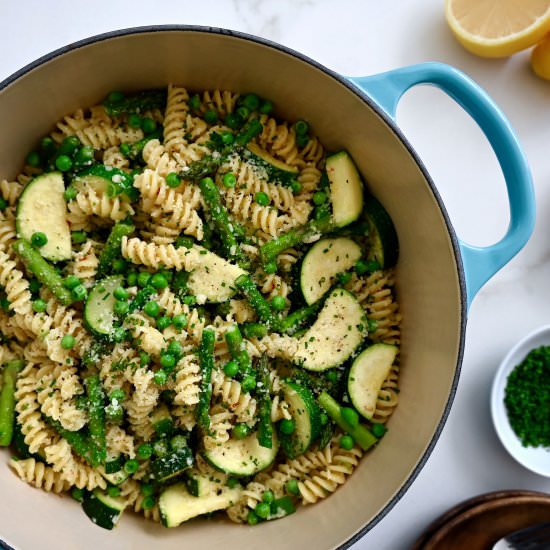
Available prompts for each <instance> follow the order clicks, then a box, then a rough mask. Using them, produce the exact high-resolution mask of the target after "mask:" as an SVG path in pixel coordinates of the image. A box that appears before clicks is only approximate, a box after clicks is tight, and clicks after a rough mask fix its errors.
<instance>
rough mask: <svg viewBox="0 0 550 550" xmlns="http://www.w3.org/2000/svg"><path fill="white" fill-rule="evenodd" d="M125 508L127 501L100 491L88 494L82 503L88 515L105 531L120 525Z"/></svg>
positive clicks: (96, 490)
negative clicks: (119, 521)
mask: <svg viewBox="0 0 550 550" xmlns="http://www.w3.org/2000/svg"><path fill="white" fill-rule="evenodd" d="M125 507H126V500H124V499H123V498H120V497H111V496H109V495H108V494H107V493H105V492H103V491H100V490H99V489H95V490H94V491H93V492H92V493H86V494H85V496H84V500H83V501H82V508H83V510H84V512H85V513H86V515H87V516H88V517H89V518H90V519H91V520H92V521H93V522H94V523H95V524H96V525H99V527H103V528H104V529H112V528H113V527H114V526H115V525H116V524H117V523H118V520H119V519H120V516H121V515H122V512H123V511H124V508H125Z"/></svg>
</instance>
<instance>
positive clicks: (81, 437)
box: [45, 417, 93, 465]
mask: <svg viewBox="0 0 550 550" xmlns="http://www.w3.org/2000/svg"><path fill="white" fill-rule="evenodd" d="M45 419H46V421H47V422H48V423H49V424H50V425H51V426H52V428H54V429H55V430H56V431H57V433H58V434H59V435H60V436H61V437H62V438H63V439H65V440H66V441H67V443H68V444H69V445H70V446H71V447H72V449H73V451H74V452H75V453H76V454H77V455H78V456H80V457H82V458H83V459H85V460H86V461H87V462H89V463H90V464H91V465H93V464H92V461H91V459H90V443H89V440H88V438H87V437H86V435H85V434H84V433H82V432H71V431H69V430H66V429H65V428H64V427H63V426H62V425H61V423H60V422H58V421H57V420H54V419H53V418H49V417H45Z"/></svg>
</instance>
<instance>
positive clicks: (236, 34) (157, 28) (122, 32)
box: [0, 24, 467, 550]
mask: <svg viewBox="0 0 550 550" xmlns="http://www.w3.org/2000/svg"><path fill="white" fill-rule="evenodd" d="M154 32H200V33H206V34H215V35H222V36H228V37H231V38H239V39H241V40H247V41H249V42H254V43H256V44H261V45H262V46H267V47H269V48H272V49H275V50H278V51H280V52H283V53H285V54H287V55H290V56H292V57H295V58H297V59H299V60H300V61H304V62H306V63H308V64H310V65H312V66H313V67H315V68H316V69H318V70H320V71H322V72H323V73H325V74H326V75H327V76H329V77H331V78H333V79H335V80H337V81H338V82H339V83H340V84H342V85H344V86H345V87H346V88H347V89H348V90H349V91H351V92H352V93H354V94H355V95H356V96H357V97H359V98H360V99H361V100H362V101H363V102H364V103H366V104H367V105H368V106H369V107H370V108H371V109H373V110H374V111H375V112H376V114H377V115H378V116H379V117H380V118H381V119H383V121H384V122H385V123H386V124H387V126H389V128H390V129H391V130H392V132H393V133H394V134H395V135H396V136H397V137H398V138H399V140H400V141H401V142H402V143H403V145H404V146H405V147H406V149H407V151H408V152H409V154H410V155H411V156H412V158H413V160H414V161H415V163H416V164H417V166H418V168H419V169H420V171H421V172H422V175H423V176H424V178H425V180H426V182H427V183H428V186H429V188H430V191H431V192H432V195H433V197H434V199H435V201H436V203H437V205H438V207H439V210H440V211H441V214H442V216H443V220H444V222H445V226H446V228H447V232H448V234H449V237H450V240H451V245H452V248H453V252H454V257H455V262H456V268H457V274H458V283H459V288H460V337H459V347H458V356H457V362H456V370H455V374H454V376H453V381H452V384H451V388H450V391H449V397H448V399H447V403H446V404H445V408H444V410H443V414H442V416H441V419H440V420H439V422H438V424H437V427H436V430H435V432H434V434H433V436H432V438H431V439H430V442H429V444H428V446H427V447H426V450H425V451H424V453H423V455H422V456H421V458H420V460H419V461H418V462H417V464H416V465H415V467H414V468H413V470H412V472H411V473H410V474H409V476H408V477H407V479H406V481H405V482H404V483H403V485H402V486H401V487H400V488H399V490H398V491H397V492H396V493H395V495H394V496H393V497H392V498H391V499H390V500H389V501H388V503H387V504H386V505H385V506H384V507H383V508H382V509H381V510H380V511H379V512H378V514H377V515H376V516H374V518H373V519H372V520H371V521H369V522H368V523H366V524H365V525H364V526H363V527H362V528H361V529H359V530H358V531H357V532H356V533H354V534H353V535H351V536H350V537H349V538H348V539H347V540H345V541H343V542H342V543H341V544H340V545H339V546H338V547H337V549H338V550H345V549H347V548H349V547H350V546H351V545H352V544H354V543H355V542H357V541H358V540H360V539H361V538H362V537H363V536H364V535H365V534H366V533H367V532H368V531H370V530H371V529H372V528H373V527H375V526H376V525H377V524H378V523H379V522H380V521H381V520H382V519H383V518H384V517H385V516H386V515H387V514H388V513H389V512H390V511H391V510H392V509H393V507H394V506H395V505H396V504H397V502H399V500H401V498H402V497H403V496H404V495H405V493H406V492H407V491H408V489H409V488H410V486H411V485H412V483H413V481H414V480H415V479H416V477H417V476H418V474H419V473H420V471H421V470H422V468H423V467H424V466H425V465H426V462H427V461H428V458H429V457H430V455H431V453H432V451H433V450H434V448H435V445H436V443H437V441H438V439H439V437H440V435H441V432H442V430H443V427H444V426H445V423H446V421H447V418H448V417H449V413H450V410H451V406H452V404H453V401H454V398H455V395H456V391H457V386H458V380H459V378H460V371H461V366H462V360H463V356H464V344H465V337H466V320H467V296H466V277H465V273H464V267H463V264H462V259H461V254H460V248H459V244H458V238H457V236H456V233H455V231H454V228H453V226H452V224H451V221H450V218H449V215H448V213H447V210H446V208H445V205H444V203H443V200H442V199H441V196H440V194H439V192H438V190H437V187H436V186H435V183H434V181H433V180H432V178H431V176H430V174H429V173H428V170H427V169H426V167H425V165H424V163H423V162H422V160H421V158H420V157H419V155H418V153H416V151H415V149H414V148H413V146H412V145H411V144H410V142H409V141H408V139H407V138H406V137H405V135H404V134H403V132H402V131H401V129H400V128H399V126H398V125H397V124H396V123H395V121H394V120H393V119H392V118H391V117H390V116H389V115H388V114H387V113H386V111H384V110H383V109H382V107H380V105H378V103H376V102H375V101H374V100H372V99H371V98H370V97H369V96H368V95H367V94H366V93H364V92H363V91H362V90H360V89H359V87H357V86H355V85H353V84H352V83H351V82H350V81H349V80H348V79H347V78H346V77H344V76H342V75H341V74H339V73H337V72H335V71H333V70H332V69H329V68H327V67H325V66H324V65H322V64H321V63H319V62H318V61H315V60H314V59H312V58H310V57H308V56H307V55H305V54H302V53H300V52H297V51H296V50H293V49H291V48H289V47H287V46H284V45H282V44H279V43H277V42H273V41H271V40H268V39H265V38H261V37H259V36H255V35H252V34H248V33H245V32H241V31H234V30H230V29H224V28H221V27H211V26H205V25H180V24H166V25H144V26H138V27H127V28H125V29H119V30H115V31H108V32H105V33H101V34H96V35H93V36H90V37H88V38H84V39H82V40H78V41H76V42H72V43H70V44H68V45H66V46H62V47H61V48H58V49H56V50H53V51H52V52H50V53H47V54H45V55H43V56H41V57H39V58H38V59H36V60H35V61H32V62H31V63H28V64H27V65H25V66H24V67H22V68H21V69H19V70H18V71H16V72H14V73H13V74H11V75H10V76H8V77H7V78H5V79H4V80H3V81H1V82H0V92H2V90H4V89H5V88H7V87H8V86H10V85H11V84H13V83H15V82H16V81H17V80H18V79H19V78H21V77H22V76H24V75H26V74H27V73H30V72H31V71H33V70H34V69H36V68H37V67H40V66H41V65H44V64H45V63H47V62H49V61H52V60H53V59H56V58H57V57H60V56H62V55H65V54H67V53H70V52H72V51H75V50H78V49H79V48H82V47H86V46H90V45H92V44H95V43H98V42H103V41H105V40H110V39H112V38H120V37H124V36H130V35H134V34H145V33H154ZM0 547H2V548H5V549H7V550H13V549H12V547H11V546H9V545H7V544H6V543H5V542H4V541H3V540H2V539H1V538H0Z"/></svg>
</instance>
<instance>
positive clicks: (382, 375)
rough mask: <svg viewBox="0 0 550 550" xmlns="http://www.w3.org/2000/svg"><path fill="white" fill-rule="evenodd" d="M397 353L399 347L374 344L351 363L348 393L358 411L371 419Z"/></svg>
mask: <svg viewBox="0 0 550 550" xmlns="http://www.w3.org/2000/svg"><path fill="white" fill-rule="evenodd" d="M396 355H397V347H396V346H392V345H390V344H374V345H372V346H370V347H368V348H367V349H366V350H364V351H363V352H361V353H360V354H359V355H358V356H357V357H356V359H355V361H354V362H353V364H352V365H351V368H350V371H349V375H348V393H349V396H350V399H351V402H352V403H353V406H354V407H355V408H356V409H357V411H358V412H359V413H360V414H361V415H362V416H364V417H365V418H366V419H367V420H371V418H372V415H373V414H374V411H375V410H376V399H377V397H378V392H379V391H380V388H381V387H382V384H383V383H384V380H385V379H386V378H387V376H388V374H389V372H390V369H391V366H392V365H393V362H394V361H395V356H396Z"/></svg>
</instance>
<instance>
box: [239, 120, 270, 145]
mask: <svg viewBox="0 0 550 550" xmlns="http://www.w3.org/2000/svg"><path fill="white" fill-rule="evenodd" d="M262 130H263V126H262V123H261V122H260V121H259V120H258V119H257V118H253V119H252V120H249V121H248V122H247V123H246V124H245V126H244V128H243V129H242V130H241V131H240V132H239V133H238V134H237V136H235V144H236V145H240V146H241V147H244V146H245V145H246V144H247V143H248V142H249V141H250V140H252V139H254V138H255V137H256V136H258V135H260V134H261V133H262Z"/></svg>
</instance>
